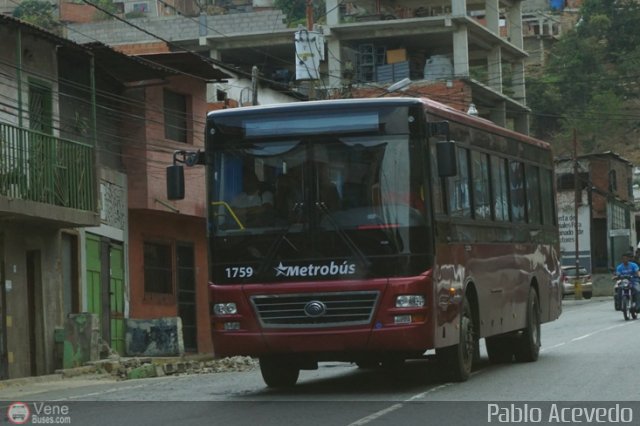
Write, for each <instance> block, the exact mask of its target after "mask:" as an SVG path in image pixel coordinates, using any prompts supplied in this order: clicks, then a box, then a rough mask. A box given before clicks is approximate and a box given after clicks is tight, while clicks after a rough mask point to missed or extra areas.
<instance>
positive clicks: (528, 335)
mask: <svg viewBox="0 0 640 426" xmlns="http://www.w3.org/2000/svg"><path fill="white" fill-rule="evenodd" d="M521 331H522V333H521V335H520V336H518V337H517V338H516V340H515V341H514V345H513V354H514V355H515V357H516V361H518V362H534V361H537V360H538V355H540V303H539V302H538V293H537V292H536V291H535V290H534V289H533V288H530V289H529V297H528V300H527V322H526V326H525V328H523V329H522V330H521Z"/></svg>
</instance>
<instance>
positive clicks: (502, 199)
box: [167, 98, 562, 387]
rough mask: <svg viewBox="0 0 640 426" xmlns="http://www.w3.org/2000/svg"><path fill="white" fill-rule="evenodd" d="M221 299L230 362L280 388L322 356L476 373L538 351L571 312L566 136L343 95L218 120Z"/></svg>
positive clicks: (213, 175) (209, 139)
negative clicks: (544, 332)
mask: <svg viewBox="0 0 640 426" xmlns="http://www.w3.org/2000/svg"><path fill="white" fill-rule="evenodd" d="M181 163H186V164H188V165H193V164H196V163H199V164H204V165H205V167H206V170H207V173H206V176H207V177H206V179H207V185H206V186H207V188H208V189H207V191H208V193H207V198H208V204H209V210H208V221H207V223H208V229H207V235H208V244H209V249H210V250H209V251H210V258H209V261H210V271H209V273H210V282H209V295H210V306H211V312H210V315H211V326H212V338H213V343H214V351H215V353H216V355H217V356H219V357H224V356H233V355H247V356H253V357H258V358H259V360H260V368H261V373H262V376H263V378H264V380H265V382H266V384H267V385H268V386H271V387H279V386H291V385H294V384H295V383H296V381H297V379H298V375H299V372H300V370H301V369H314V368H317V366H318V362H322V361H346V362H353V363H356V364H357V365H358V366H360V367H362V368H373V367H378V366H382V367H385V366H397V365H400V364H402V363H403V362H404V361H405V360H407V359H413V358H422V357H423V356H424V354H425V352H426V351H427V350H430V349H435V353H436V358H437V359H438V361H439V362H442V363H443V365H444V366H445V367H446V369H447V371H448V372H449V373H450V378H451V379H452V380H458V381H462V380H466V379H467V378H468V377H469V374H470V372H471V370H472V365H473V362H474V361H475V360H477V358H478V357H479V345H478V343H479V339H480V338H485V339H486V346H487V352H488V355H489V358H490V360H491V361H492V362H510V361H512V360H514V359H515V360H516V361H521V362H526V361H535V360H536V359H537V358H538V353H539V348H540V324H541V323H544V322H548V321H552V320H555V319H556V318H558V317H559V315H560V313H561V299H562V286H561V284H560V262H559V246H558V226H557V215H556V210H555V193H554V179H553V159H552V153H551V149H550V147H549V145H548V144H546V143H544V142H542V141H539V140H536V139H533V138H531V137H528V136H525V135H522V134H519V133H516V132H513V131H509V130H507V129H505V128H502V127H499V126H496V125H495V124H493V123H491V122H489V121H487V120H484V119H481V118H477V117H473V116H469V115H467V114H464V113H462V112H459V111H457V110H454V109H452V108H449V107H447V106H445V105H442V104H439V103H437V102H434V101H431V100H428V99H414V98H382V99H380V98H378V99H350V100H330V101H318V102H304V103H293V104H280V105H274V106H265V107H251V108H237V109H228V110H222V111H215V112H211V113H209V114H208V116H207V125H206V145H205V150H204V152H198V153H193V152H186V151H178V152H176V153H175V154H174V165H173V166H169V167H168V170H167V179H168V181H167V189H168V193H169V194H168V195H169V198H171V199H179V198H180V197H182V196H184V173H183V169H182V165H181Z"/></svg>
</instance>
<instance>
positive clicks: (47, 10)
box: [13, 0, 60, 33]
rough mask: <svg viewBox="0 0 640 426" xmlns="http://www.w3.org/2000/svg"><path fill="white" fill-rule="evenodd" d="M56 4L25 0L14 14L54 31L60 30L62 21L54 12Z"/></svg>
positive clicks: (38, 0) (39, 0)
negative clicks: (60, 21) (59, 20)
mask: <svg viewBox="0 0 640 426" xmlns="http://www.w3.org/2000/svg"><path fill="white" fill-rule="evenodd" d="M55 9H56V6H55V5H54V4H52V3H49V2H48V1H41V0H24V1H23V2H22V3H20V5H18V7H16V8H15V9H14V11H13V16H14V17H16V18H18V19H22V20H23V21H25V22H28V23H30V24H33V25H37V26H39V27H42V28H44V29H45V30H48V31H52V32H56V33H57V32H59V28H60V23H59V22H58V20H57V19H56V18H55V17H54V15H53V13H54V10H55Z"/></svg>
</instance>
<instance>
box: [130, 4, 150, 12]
mask: <svg viewBox="0 0 640 426" xmlns="http://www.w3.org/2000/svg"><path fill="white" fill-rule="evenodd" d="M133 11H134V12H137V13H147V12H149V4H147V3H134V4H133Z"/></svg>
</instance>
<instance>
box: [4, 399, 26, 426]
mask: <svg viewBox="0 0 640 426" xmlns="http://www.w3.org/2000/svg"><path fill="white" fill-rule="evenodd" d="M30 415H31V411H30V410H29V406H28V405H27V404H25V403H24V402H14V403H13V404H11V405H9V409H8V410H7V418H8V419H9V421H10V422H11V423H13V424H15V425H23V424H25V423H27V422H28V421H29V416H30Z"/></svg>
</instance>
